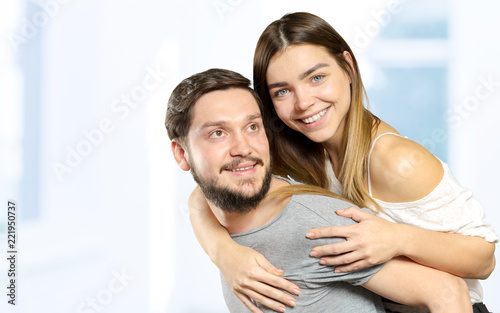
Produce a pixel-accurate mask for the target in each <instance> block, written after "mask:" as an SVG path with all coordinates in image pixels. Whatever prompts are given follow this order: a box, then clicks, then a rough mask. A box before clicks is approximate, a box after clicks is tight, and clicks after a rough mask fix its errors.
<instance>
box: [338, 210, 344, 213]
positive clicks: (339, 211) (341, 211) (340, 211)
mask: <svg viewBox="0 0 500 313" xmlns="http://www.w3.org/2000/svg"><path fill="white" fill-rule="evenodd" d="M344 211H345V210H344V209H340V210H337V213H343V212H344Z"/></svg>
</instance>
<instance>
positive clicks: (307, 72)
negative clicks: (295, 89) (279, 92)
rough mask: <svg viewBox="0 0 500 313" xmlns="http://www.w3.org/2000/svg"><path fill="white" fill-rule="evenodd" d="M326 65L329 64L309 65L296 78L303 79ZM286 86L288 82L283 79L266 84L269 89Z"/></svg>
mask: <svg viewBox="0 0 500 313" xmlns="http://www.w3.org/2000/svg"><path fill="white" fill-rule="evenodd" d="M327 66H330V64H327V63H318V64H316V65H314V66H313V67H311V68H310V69H308V70H307V71H305V72H304V73H302V74H300V75H299V76H298V79H299V80H303V79H304V78H306V77H307V76H309V75H310V74H311V73H313V72H314V71H316V70H319V69H320V68H323V67H327ZM286 86H288V83H287V82H285V81H283V82H277V83H272V84H269V85H267V89H269V90H271V89H273V88H278V87H286Z"/></svg>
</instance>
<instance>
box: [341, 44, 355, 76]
mask: <svg viewBox="0 0 500 313" xmlns="http://www.w3.org/2000/svg"><path fill="white" fill-rule="evenodd" d="M342 56H343V57H344V59H345V60H346V61H347V63H349V66H350V67H351V73H352V74H353V75H356V72H355V71H354V64H353V61H352V56H351V54H350V53H349V52H348V51H344V52H343V53H342ZM347 76H348V77H349V83H352V81H351V75H347Z"/></svg>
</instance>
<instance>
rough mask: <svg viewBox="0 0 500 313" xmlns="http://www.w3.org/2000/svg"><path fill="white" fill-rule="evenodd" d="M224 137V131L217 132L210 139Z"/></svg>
mask: <svg viewBox="0 0 500 313" xmlns="http://www.w3.org/2000/svg"><path fill="white" fill-rule="evenodd" d="M222 135H224V132H223V131H222V130H215V131H213V132H212V133H211V134H210V137H213V138H218V137H222Z"/></svg>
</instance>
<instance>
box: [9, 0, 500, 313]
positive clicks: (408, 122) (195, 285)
mask: <svg viewBox="0 0 500 313" xmlns="http://www.w3.org/2000/svg"><path fill="white" fill-rule="evenodd" d="M293 11H309V12H312V13H315V14H318V15H319V16H321V17H323V18H325V19H326V20H327V21H329V22H330V23H331V24H332V25H333V26H334V27H335V28H336V29H337V30H338V31H339V32H340V33H341V34H342V35H343V36H344V37H345V39H346V40H347V41H348V42H349V44H350V45H351V47H352V48H353V49H354V51H355V53H356V57H357V58H358V61H359V63H360V67H361V71H362V76H363V79H364V82H365V85H366V87H367V90H368V96H369V98H370V102H371V108H372V109H373V111H374V112H375V113H376V114H377V115H378V116H379V117H381V118H382V119H383V120H385V121H387V122H388V123H390V124H392V125H393V126H395V127H396V128H397V129H398V130H399V131H400V132H401V133H403V134H405V135H407V136H409V137H411V138H412V139H414V140H416V141H419V142H421V143H422V144H424V145H425V146H426V147H428V148H429V150H431V151H432V152H433V153H435V154H436V155H437V156H439V157H440V158H442V159H443V160H446V161H447V162H449V164H450V167H451V169H452V171H453V172H454V173H455V175H456V176H457V178H458V179H459V181H460V182H461V183H462V184H463V185H465V186H467V187H469V188H471V189H472V190H474V192H475V195H476V197H477V198H478V199H479V200H480V201H481V203H482V204H483V205H484V206H485V210H486V214H487V220H488V221H489V222H490V223H491V224H493V226H494V227H495V228H496V229H497V231H498V230H499V229H500V214H499V213H498V210H496V208H497V207H498V201H497V198H496V192H497V189H498V186H499V184H498V182H497V177H498V176H499V174H500V166H499V165H498V153H499V152H500V143H499V140H498V138H497V136H496V134H497V133H498V130H497V126H498V118H499V117H500V107H499V106H498V103H499V99H500V87H499V86H498V85H499V84H498V83H496V82H499V81H500V62H498V58H497V56H498V55H500V42H499V40H498V35H497V34H498V32H499V30H500V22H499V20H498V17H497V14H498V12H499V11H500V4H499V3H498V2H497V1H494V0H479V1H475V2H473V3H472V2H470V1H465V0H458V1H453V2H452V1H439V2H437V3H435V2H434V1H428V0H426V1H416V0H406V1H386V0H377V1H369V0H363V1H350V2H347V1H337V0H335V1H314V2H313V1H266V2H265V1H262V0H257V1H242V0H206V1H202V0H198V1H153V0H146V1H134V0H125V1H117V0H105V1H97V0H87V1H82V0H64V1H63V0H59V1H56V0H48V1H28V0H25V1H10V2H3V3H2V4H0V12H1V13H0V31H1V34H0V36H1V37H0V38H2V41H1V43H0V187H1V188H0V201H2V203H5V204H4V205H0V207H5V210H4V209H2V210H0V216H1V220H0V221H1V223H0V232H1V235H0V239H1V241H0V246H2V247H5V246H6V236H5V230H6V229H5V218H6V202H7V199H14V200H16V201H17V202H18V207H19V210H20V215H21V217H20V220H19V223H18V248H19V253H18V264H17V268H18V270H19V272H18V274H19V277H18V282H19V284H18V290H17V292H18V305H17V306H16V307H15V308H13V307H12V306H8V305H7V304H6V302H7V298H6V297H4V296H2V297H0V299H3V300H0V307H2V312H51V313H59V312H61V313H62V312H64V313H67V312H87V313H88V312H120V313H123V312H151V313H157V312H176V313H177V312H225V311H226V309H225V305H224V302H223V299H222V297H221V292H220V283H219V274H218V271H217V268H216V267H215V266H214V265H213V264H212V263H211V262H210V260H209V258H208V257H207V256H206V255H205V254H204V252H203V251H202V249H201V248H200V247H199V245H198V244H197V242H196V240H195V238H194V235H193V232H192V229H191V225H190V223H189V218H188V215H187V207H186V199H187V197H188V195H189V193H190V191H191V190H192V188H193V187H194V183H193V181H192V180H191V176H190V175H189V174H188V173H184V172H182V171H181V170H179V169H178V168H177V165H176V164H175V162H174V161H173V158H172V156H171V152H170V147H169V145H170V142H169V140H168V137H167V134H166V131H165V129H164V126H163V120H164V116H165V109H166V101H167V99H168V96H169V94H170V92H171V90H172V89H173V88H174V87H175V85H176V84H177V83H178V82H179V81H180V80H181V79H182V78H184V77H187V76H189V75H191V74H193V73H196V72H199V71H203V70H205V69H207V68H210V67H222V68H229V69H233V70H236V71H238V72H240V73H242V74H244V75H245V76H247V77H249V78H250V77H251V76H252V75H251V74H252V73H251V68H252V57H253V50H254V48H255V44H256V42H257V39H258V37H259V35H260V33H261V32H262V31H263V29H264V28H265V27H266V26H267V25H268V24H269V23H270V22H271V21H274V20H275V19H277V18H280V17H281V16H282V15H283V14H285V13H287V12H293ZM488 80H489V81H491V82H493V83H491V84H489V85H488V84H487V83H485V82H486V81H488ZM495 83H496V85H495ZM486 86H487V87H486ZM478 90H479V91H480V92H478ZM487 91H489V93H487ZM97 129H99V130H97ZM76 153H78V155H76ZM3 250H5V251H6V249H3ZM1 254H2V255H0V277H2V278H1V282H2V285H4V282H5V278H6V273H7V266H8V264H7V262H6V253H5V254H4V252H2V253H1ZM4 256H5V257H4ZM483 287H484V289H485V303H486V304H487V305H488V307H489V308H490V310H491V311H494V312H497V311H500V300H499V299H498V296H497V293H498V290H500V275H499V274H498V271H496V272H494V273H493V274H492V276H491V277H490V278H489V279H488V280H487V281H485V282H484V283H483ZM4 308H5V309H6V310H4Z"/></svg>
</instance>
